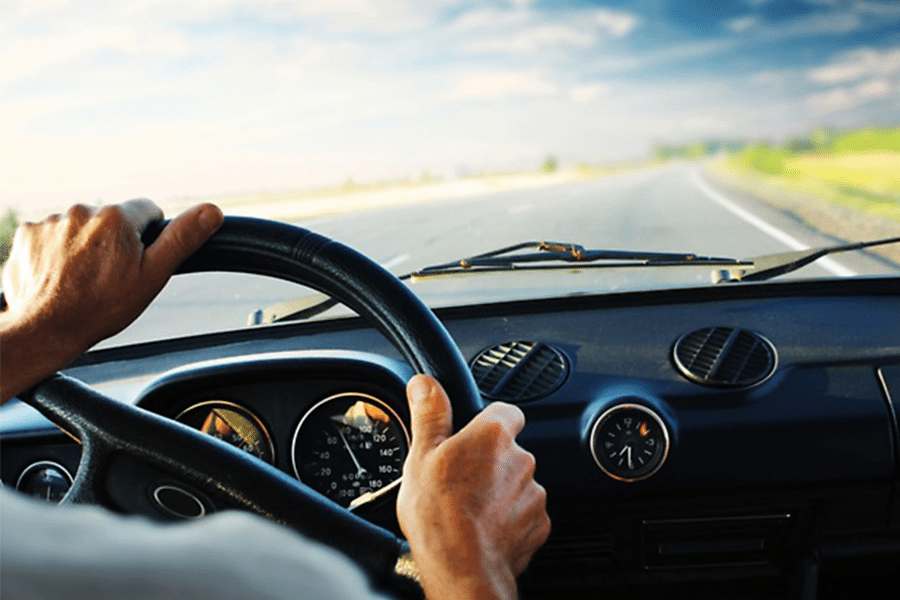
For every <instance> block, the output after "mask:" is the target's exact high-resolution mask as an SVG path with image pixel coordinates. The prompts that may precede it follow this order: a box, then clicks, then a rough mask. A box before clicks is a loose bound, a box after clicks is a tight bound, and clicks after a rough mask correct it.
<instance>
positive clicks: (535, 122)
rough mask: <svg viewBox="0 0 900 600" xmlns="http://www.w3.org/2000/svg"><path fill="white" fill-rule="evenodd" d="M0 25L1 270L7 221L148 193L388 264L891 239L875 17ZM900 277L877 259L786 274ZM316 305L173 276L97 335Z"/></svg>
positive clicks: (896, 97)
mask: <svg viewBox="0 0 900 600" xmlns="http://www.w3.org/2000/svg"><path fill="white" fill-rule="evenodd" d="M3 13H4V15H3V19H2V20H0V34H2V38H0V40H2V41H0V131H2V135H3V142H2V143H0V164H2V165H3V166H2V172H3V175H2V177H0V192H2V194H0V211H2V214H0V259H2V258H3V257H4V255H5V253H6V252H7V250H8V245H9V240H10V239H11V235H12V231H13V230H14V229H15V225H16V223H18V222H22V221H24V220H36V219H41V218H44V217H45V216H46V215H48V214H49V213H52V212H61V211H63V210H65V208H66V206H67V205H69V204H71V203H74V202H84V203H98V204H101V203H113V202H117V201H121V200H124V199H128V198H132V197H139V196H143V197H150V198H152V199H154V200H155V201H156V202H157V203H159V204H160V205H161V206H163V207H164V208H165V210H166V212H167V213H168V214H169V215H173V214H175V213H177V212H178V211H179V210H181V209H183V208H185V207H187V206H189V205H191V204H192V203H195V202H198V201H207V200H211V201H214V202H217V203H218V204H219V205H220V206H222V208H223V209H224V210H225V212H226V213H227V214H233V215H252V216H257V217H263V218H268V219H277V220H281V221H287V222H291V223H296V224H298V225H301V226H304V227H307V228H310V229H313V230H315V231H318V232H320V233H323V234H325V235H328V236H331V237H333V238H335V239H337V240H339V241H342V242H345V243H347V244H349V245H351V246H354V247H356V248H357V249H359V250H361V251H362V252H364V253H366V254H367V255H369V256H370V257H372V258H373V259H375V260H376V261H378V262H380V263H381V264H382V265H384V266H385V267H386V268H388V269H389V270H391V271H393V272H395V273H397V274H398V275H400V274H404V273H408V272H412V271H415V270H417V269H421V268H423V267H426V266H429V265H435V264H441V263H446V262H448V261H454V260H458V259H460V258H463V257H467V256H472V255H476V254H479V253H483V252H487V251H490V250H493V249H496V248H500V247H503V246H507V245H512V244H517V243H520V242H523V241H528V240H562V241H565V242H570V243H573V244H579V245H583V246H584V247H586V248H602V249H612V250H628V251H645V252H680V253H695V254H697V255H705V256H714V257H732V258H734V259H744V258H748V257H755V256H760V255H766V254H777V253H783V252H788V251H792V250H794V251H795V250H801V249H804V248H809V247H816V246H828V245H834V244H838V243H842V242H846V241H862V240H867V239H876V238H889V237H893V236H897V235H900V38H898V37H897V31H898V30H900V5H898V4H897V3H896V2H892V1H884V2H879V1H877V0H866V1H858V2H855V1H846V2H842V1H840V0H835V1H827V2H826V1H820V0H816V1H813V0H802V1H800V0H798V1H787V2H778V1H768V0H734V1H732V2H684V1H680V0H668V1H667V0H649V1H646V0H645V1H639V2H631V3H629V2H609V3H593V2H541V1H537V0H536V1H528V0H515V1H510V2H502V1H497V2H468V1H457V0H434V1H431V0H425V1H412V2H408V1H397V2H366V1H365V0H328V1H326V2H276V1H262V2H260V1H258V0H215V1H207V2H199V3H193V2H174V1H169V0H161V1H158V2H117V3H106V2H93V1H86V0H81V1H78V2H74V1H71V2H67V1H66V0H53V1H50V0H13V1H12V2H9V1H8V2H5V3H4V6H3ZM898 265H900V245H898V244H894V245H886V246H880V247H873V248H869V249H867V250H864V251H857V252H848V253H843V254H838V255H833V256H827V257H825V258H821V259H819V260H817V261H815V262H814V263H813V264H810V265H808V266H805V267H803V268H801V269H799V270H797V271H794V272H791V273H789V274H786V275H783V277H784V278H804V277H829V278H832V277H860V276H871V275H885V274H890V275H896V274H898V272H900V266H898ZM711 270H712V269H711V267H709V266H702V265H701V266H668V267H665V268H663V267H654V268H616V269H577V268H572V269H567V270H555V271H548V272H544V271H521V272H516V271H511V272H507V273H488V274H478V275H470V276H452V275H447V276H440V277H435V278H428V279H427V280H422V281H415V280H414V279H413V280H411V281H412V283H409V285H412V286H413V287H414V289H415V291H416V292H417V293H418V294H419V295H420V296H421V297H422V298H423V299H425V301H426V302H427V303H428V304H429V305H431V306H435V307H437V306H448V305H459V304H472V303H478V302H489V301H503V300H517V299H526V298H539V297H553V296H565V295H572V294H593V293H608V292H612V291H625V290H648V289H660V288H673V287H685V286H699V285H711ZM736 285H745V284H740V283H738V284H736ZM309 293H310V291H309V290H304V289H303V288H298V287H297V286H295V285H292V284H288V283H285V282H280V281H275V280H271V279H265V278H261V277H251V276H241V275H223V274H203V275H196V276H188V277H181V278H176V279H175V280H173V282H172V283H170V285H169V286H168V287H167V288H166V290H164V292H163V293H162V295H161V297H160V298H159V299H158V300H157V302H156V303H155V304H154V306H153V307H151V309H150V310H149V311H148V312H147V313H146V314H145V315H144V316H143V317H142V318H141V319H140V320H139V321H138V322H137V323H136V324H135V325H134V326H133V327H131V328H129V329H128V330H126V331H125V332H123V333H122V334H120V336H118V337H117V338H113V339H112V340H110V341H108V342H106V343H107V344H111V345H116V344H121V343H126V342H132V341H145V340H150V339H157V338H162V337H167V336H171V335H183V334H189V333H196V332H200V331H213V330H221V329H233V328H236V327H242V326H244V325H245V324H246V322H247V316H248V314H250V313H252V312H253V311H254V310H256V309H264V308H265V307H267V306H269V305H271V304H273V303H279V302H285V301H288V300H291V299H293V298H296V297H298V296H303V295H305V294H309ZM339 314H342V313H341V312H340V310H331V311H328V312H325V313H323V314H322V315H320V316H319V317H317V318H329V317H333V316H336V315H339Z"/></svg>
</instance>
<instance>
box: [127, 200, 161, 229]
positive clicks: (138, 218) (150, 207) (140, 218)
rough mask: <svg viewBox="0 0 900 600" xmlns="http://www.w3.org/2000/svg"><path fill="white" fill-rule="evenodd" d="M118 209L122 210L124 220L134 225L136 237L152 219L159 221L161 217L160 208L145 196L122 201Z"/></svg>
mask: <svg viewBox="0 0 900 600" xmlns="http://www.w3.org/2000/svg"><path fill="white" fill-rule="evenodd" d="M119 209H120V210H121V211H122V216H123V217H125V220H126V221H127V222H128V223H130V224H131V226H132V227H134V230H135V231H136V232H137V234H138V237H140V236H141V234H142V233H144V230H145V229H146V228H147V225H149V224H150V223H153V222H154V221H161V220H162V218H163V211H162V209H161V208H160V207H158V206H157V205H156V203H155V202H153V201H152V200H147V199H146V198H135V199H134V200H129V201H127V202H123V203H122V204H120V205H119Z"/></svg>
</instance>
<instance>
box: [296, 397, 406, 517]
mask: <svg viewBox="0 0 900 600" xmlns="http://www.w3.org/2000/svg"><path fill="white" fill-rule="evenodd" d="M408 447H409V434H408V433H407V431H406V426H405V425H404V424H403V421H401V420H400V417H399V416H397V413H396V412H394V410H393V409H392V408H391V407H390V406H388V404H387V403H385V402H382V401H381V400H379V399H378V398H375V397H374V396H369V395H368V394H360V393H355V392H352V393H344V394H337V395H335V396H331V397H329V398H326V399H325V400H322V401H321V402H319V403H318V404H316V405H315V406H313V407H312V408H311V409H310V410H309V411H308V412H307V413H306V414H305V415H304V416H303V418H302V419H301V420H300V424H299V425H297V430H296V431H295V432H294V443H293V454H294V474H295V475H296V476H297V478H298V479H299V480H300V481H302V482H303V483H305V484H306V485H308V486H310V487H312V488H313V489H315V490H316V491H318V492H319V493H321V494H324V495H325V496H328V497H329V498H331V499H332V500H334V501H335V502H337V503H338V504H341V505H343V506H346V507H350V508H355V507H357V506H360V505H362V504H365V503H366V502H368V501H370V500H373V499H374V498H376V497H378V496H379V495H381V493H383V492H385V491H387V490H388V489H390V488H391V487H393V486H392V484H394V483H396V482H398V481H399V480H400V475H401V473H402V472H403V461H404V460H406V452H407V448H408Z"/></svg>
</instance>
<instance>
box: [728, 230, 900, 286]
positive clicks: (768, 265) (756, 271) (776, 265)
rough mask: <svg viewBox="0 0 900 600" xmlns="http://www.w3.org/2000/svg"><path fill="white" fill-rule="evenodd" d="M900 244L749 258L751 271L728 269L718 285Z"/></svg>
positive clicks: (855, 245)
mask: <svg viewBox="0 0 900 600" xmlns="http://www.w3.org/2000/svg"><path fill="white" fill-rule="evenodd" d="M896 243H900V237H891V238H883V239H880V240H870V241H867V242H853V243H850V244H838V245H835V246H823V247H820V248H809V249H807V250H796V251H794V252H781V253H779V254H765V255H763V256H757V257H754V258H748V259H746V260H745V261H744V262H745V263H750V265H751V268H750V269H749V270H748V269H727V270H723V271H720V272H714V273H713V279H714V282H715V283H736V282H740V281H765V280H767V279H772V278H775V277H779V276H781V275H786V274H787V273H791V272H793V271H796V270H797V269H800V268H802V267H805V266H806V265H808V264H811V263H814V262H815V261H817V260H819V259H820V258H822V257H824V256H828V255H829V254H838V253H840V252H850V251H853V250H862V249H864V248H871V247H873V246H885V245H888V244H896Z"/></svg>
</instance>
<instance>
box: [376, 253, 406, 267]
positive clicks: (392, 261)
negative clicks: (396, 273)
mask: <svg viewBox="0 0 900 600" xmlns="http://www.w3.org/2000/svg"><path fill="white" fill-rule="evenodd" d="M408 260H409V254H398V255H397V256H392V257H391V258H389V259H387V260H386V261H384V262H383V263H381V266H382V267H384V268H385V269H393V268H394V267H396V266H398V265H402V264H403V263H405V262H406V261H408Z"/></svg>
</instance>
